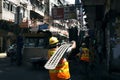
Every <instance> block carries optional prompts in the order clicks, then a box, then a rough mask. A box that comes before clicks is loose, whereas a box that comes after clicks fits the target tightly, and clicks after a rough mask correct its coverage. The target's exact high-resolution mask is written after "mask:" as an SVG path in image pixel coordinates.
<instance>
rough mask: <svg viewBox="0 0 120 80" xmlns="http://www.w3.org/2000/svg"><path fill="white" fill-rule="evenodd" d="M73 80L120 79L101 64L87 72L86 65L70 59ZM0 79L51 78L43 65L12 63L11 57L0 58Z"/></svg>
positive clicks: (91, 67) (93, 66) (27, 79)
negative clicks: (35, 66)
mask: <svg viewBox="0 0 120 80" xmlns="http://www.w3.org/2000/svg"><path fill="white" fill-rule="evenodd" d="M70 73H71V80H120V77H119V74H117V75H116V74H112V75H110V76H108V74H107V72H106V70H105V68H104V66H103V65H101V64H97V63H95V65H92V66H90V68H89V71H88V72H87V73H85V71H84V67H83V66H82V65H81V64H80V63H79V62H78V61H75V60H73V61H70ZM87 74H88V75H87ZM0 80H49V74H48V71H47V70H45V69H44V68H43V67H39V68H34V67H32V65H29V66H28V65H27V66H26V65H22V66H17V65H15V64H13V65H11V64H10V62H9V58H6V57H3V56H2V57H1V58H0Z"/></svg>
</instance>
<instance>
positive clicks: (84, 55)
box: [80, 48, 90, 62]
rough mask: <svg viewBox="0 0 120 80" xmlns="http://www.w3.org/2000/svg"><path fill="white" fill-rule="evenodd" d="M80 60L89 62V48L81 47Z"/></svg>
mask: <svg viewBox="0 0 120 80" xmlns="http://www.w3.org/2000/svg"><path fill="white" fill-rule="evenodd" d="M80 60H82V61H86V62H89V61H90V54H89V49H88V48H82V53H81V57H80Z"/></svg>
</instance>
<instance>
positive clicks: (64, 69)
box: [48, 49, 70, 80]
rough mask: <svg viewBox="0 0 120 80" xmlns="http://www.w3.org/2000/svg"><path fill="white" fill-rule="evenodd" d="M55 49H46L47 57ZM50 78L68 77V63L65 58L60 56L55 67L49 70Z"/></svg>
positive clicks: (58, 79)
mask: <svg viewBox="0 0 120 80" xmlns="http://www.w3.org/2000/svg"><path fill="white" fill-rule="evenodd" d="M55 51H56V49H50V50H48V58H50V57H51V56H52V55H53V54H54V53H55ZM49 73H50V80H67V79H69V78H70V73H69V64H68V61H67V60H66V58H62V59H61V60H60V62H59V63H58V65H57V67H56V68H55V69H53V70H49Z"/></svg>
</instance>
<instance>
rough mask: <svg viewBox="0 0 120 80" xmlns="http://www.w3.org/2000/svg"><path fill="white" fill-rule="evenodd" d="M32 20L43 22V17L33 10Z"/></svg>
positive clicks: (31, 13) (31, 12) (31, 11)
mask: <svg viewBox="0 0 120 80" xmlns="http://www.w3.org/2000/svg"><path fill="white" fill-rule="evenodd" d="M30 18H31V19H32V18H34V19H39V20H40V21H43V16H41V15H40V14H39V13H37V12H35V11H33V10H30Z"/></svg>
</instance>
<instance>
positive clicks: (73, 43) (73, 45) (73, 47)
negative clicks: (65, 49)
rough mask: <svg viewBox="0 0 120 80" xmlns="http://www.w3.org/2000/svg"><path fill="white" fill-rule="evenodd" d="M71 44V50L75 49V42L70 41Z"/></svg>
mask: <svg viewBox="0 0 120 80" xmlns="http://www.w3.org/2000/svg"><path fill="white" fill-rule="evenodd" d="M71 42H72V46H71V48H72V49H75V48H76V41H71Z"/></svg>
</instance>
